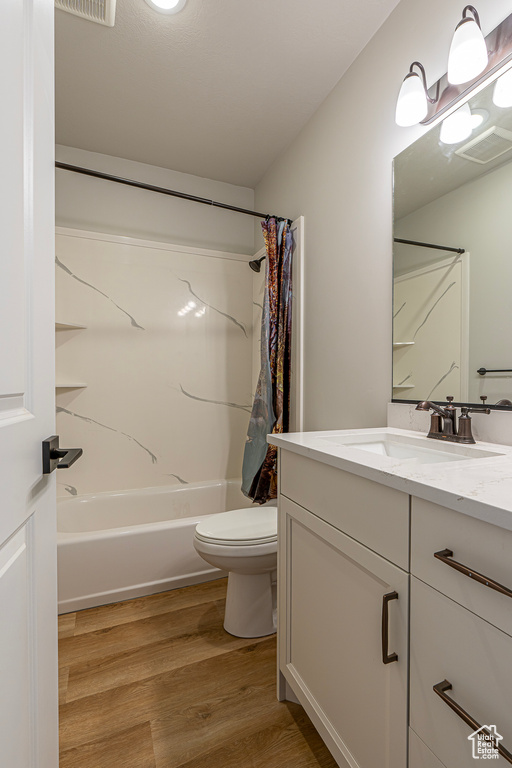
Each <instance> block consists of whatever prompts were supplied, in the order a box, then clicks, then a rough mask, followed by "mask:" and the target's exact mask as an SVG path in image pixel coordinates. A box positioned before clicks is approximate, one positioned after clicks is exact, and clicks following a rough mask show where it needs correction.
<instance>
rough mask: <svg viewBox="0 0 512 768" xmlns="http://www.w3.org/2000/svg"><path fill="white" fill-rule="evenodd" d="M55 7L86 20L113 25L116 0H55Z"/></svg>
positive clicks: (108, 25)
mask: <svg viewBox="0 0 512 768" xmlns="http://www.w3.org/2000/svg"><path fill="white" fill-rule="evenodd" d="M55 7H56V8H59V9H60V10H61V11H67V12H68V13H73V14H74V15H75V16H80V17H81V18H82V19H87V21H95V22H96V23H97V24H104V25H105V26H106V27H113V26H114V22H115V18H116V0H55Z"/></svg>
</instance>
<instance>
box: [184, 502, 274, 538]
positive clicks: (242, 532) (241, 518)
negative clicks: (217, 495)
mask: <svg viewBox="0 0 512 768" xmlns="http://www.w3.org/2000/svg"><path fill="white" fill-rule="evenodd" d="M195 537H196V539H198V540H199V541H203V542H205V543H209V544H212V545H223V546H227V547H229V546H232V547H235V546H236V547H244V546H255V545H256V546H257V545H261V544H266V543H271V542H276V541H277V507H273V506H268V507H259V508H257V509H255V508H252V509H232V510H230V511H229V512H221V513H219V514H216V515H209V516H208V517H206V518H205V519H204V520H202V521H201V522H200V523H198V525H197V526H196V533H195Z"/></svg>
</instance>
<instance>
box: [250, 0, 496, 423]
mask: <svg viewBox="0 0 512 768" xmlns="http://www.w3.org/2000/svg"><path fill="white" fill-rule="evenodd" d="M462 8H463V4H462V3H460V2H458V0H457V2H456V1H455V0H432V2H429V3H428V4H427V5H426V4H425V3H424V2H420V0H402V2H400V4H399V5H398V6H397V8H396V9H395V11H394V12H393V13H392V14H391V16H390V17H389V18H388V20H387V21H386V23H385V24H384V25H383V26H382V27H381V28H380V30H379V31H378V32H377V34H376V35H375V36H374V37H373V39H372V40H371V41H370V43H369V44H368V46H367V47H366V48H365V49H364V51H363V52H362V53H361V55H360V56H359V57H358V59H357V60H356V62H355V63H354V64H353V65H352V67H351V68H350V69H349V71H348V72H347V73H346V74H345V75H344V77H343V78H342V79H341V80H340V82H339V83H338V85H337V86H336V87H335V88H334V90H333V91H332V92H331V94H330V95H329V97H328V98H327V99H326V101H325V102H324V103H323V104H322V106H321V107H320V108H319V109H318V111H317V112H316V113H315V115H314V116H313V118H312V119H311V120H310V121H309V123H308V124H307V125H306V127H305V128H304V129H303V130H302V131H301V133H300V134H299V136H298V137H297V139H296V140H295V141H294V142H293V144H292V145H291V146H290V147H289V149H288V150H287V151H286V152H285V153H284V154H283V155H282V156H281V158H280V159H279V160H278V161H277V162H276V163H274V165H273V166H272V167H271V168H270V169H269V170H268V172H267V173H266V174H265V175H264V177H263V178H262V180H261V182H260V183H259V184H258V186H257V188H256V201H255V205H256V209H257V210H269V211H272V212H275V213H277V214H279V215H282V216H288V217H291V218H296V217H297V216H299V215H304V216H305V235H306V254H305V257H306V270H305V272H306V276H305V279H306V284H305V290H306V306H305V311H306V337H305V368H306V373H305V414H306V423H305V428H306V429H329V428H332V429H334V428H348V427H366V426H377V425H382V424H385V421H386V403H387V402H388V401H389V400H390V396H391V291H392V247H391V236H392V235H391V229H392V179H391V161H392V159H393V157H394V155H396V154H398V153H399V152H400V151H402V149H404V148H405V147H406V146H408V145H409V144H410V143H411V142H412V141H414V140H415V138H417V137H418V136H419V135H421V133H422V132H423V130H424V129H422V128H417V127H416V128H409V129H404V128H398V127H397V126H396V125H395V123H394V111H395V103H396V97H397V95H398V90H399V88H400V84H401V82H402V79H403V77H404V76H405V74H406V73H407V71H408V69H409V65H410V63H411V62H412V61H414V60H419V61H421V62H422V63H423V64H424V66H425V67H426V70H427V77H428V83H429V85H430V84H431V83H432V82H433V81H435V80H436V79H437V78H438V77H440V76H441V75H442V74H444V72H445V71H446V62H447V57H448V50H449V47H450V41H451V37H452V34H453V30H454V28H455V25H456V24H457V22H458V21H459V19H460V16H461V13H462ZM510 10H511V8H510V2H506V0H487V2H486V3H485V7H482V8H479V11H480V17H481V21H482V28H483V31H484V34H487V33H488V32H490V31H491V30H492V29H493V28H494V27H495V26H496V25H497V24H498V23H499V22H500V21H501V20H502V19H504V18H505V17H506V16H508V14H509V13H510ZM259 244H260V241H259V239H258V240H257V242H256V247H259Z"/></svg>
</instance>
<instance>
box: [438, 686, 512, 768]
mask: <svg viewBox="0 0 512 768" xmlns="http://www.w3.org/2000/svg"><path fill="white" fill-rule="evenodd" d="M451 689H452V684H451V683H450V682H448V680H443V681H442V682H441V683H437V684H436V685H434V691H435V693H437V695H438V696H439V697H440V698H441V699H442V700H443V701H444V703H445V704H447V705H448V706H449V707H450V709H453V711H454V712H455V714H456V715H458V716H459V717H460V719H461V720H464V722H465V723H466V725H469V727H470V728H471V729H472V730H473V731H479V730H480V728H482V726H481V725H480V723H478V722H477V721H476V720H475V719H474V717H471V715H470V714H469V713H468V712H466V710H465V709H462V707H461V706H460V704H457V702H456V701H454V699H451V698H450V697H449V696H447V695H446V691H451ZM483 730H484V731H485V732H486V733H488V734H489V736H490V737H491V740H492V741H493V744H494V747H495V748H496V749H497V750H498V752H499V754H500V755H501V756H502V757H504V758H505V760H507V762H509V763H512V753H510V752H509V751H508V749H505V747H502V745H501V744H500V743H499V742H496V741H494V739H493V734H492V733H491V732H490V731H489V730H488V729H487V728H485V727H484V729H483Z"/></svg>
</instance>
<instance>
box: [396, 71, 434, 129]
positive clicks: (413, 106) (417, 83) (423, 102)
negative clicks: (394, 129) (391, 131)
mask: <svg viewBox="0 0 512 768" xmlns="http://www.w3.org/2000/svg"><path fill="white" fill-rule="evenodd" d="M427 112H428V104H427V94H426V93H425V87H424V85H423V82H422V80H421V77H420V76H419V75H418V74H417V73H416V72H409V74H408V75H406V76H405V78H404V81H403V83H402V87H401V88H400V93H399V94H398V100H397V102H396V112H395V122H396V124H397V125H399V126H401V127H402V128H408V127H409V126H411V125H416V124H417V123H419V122H421V120H423V118H424V117H426V116H427Z"/></svg>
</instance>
